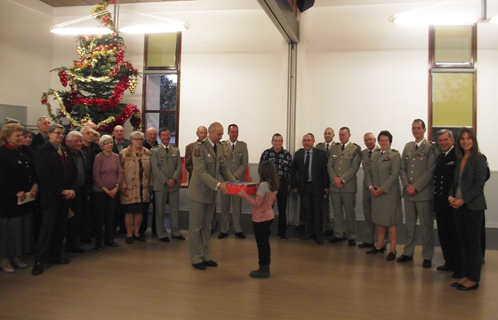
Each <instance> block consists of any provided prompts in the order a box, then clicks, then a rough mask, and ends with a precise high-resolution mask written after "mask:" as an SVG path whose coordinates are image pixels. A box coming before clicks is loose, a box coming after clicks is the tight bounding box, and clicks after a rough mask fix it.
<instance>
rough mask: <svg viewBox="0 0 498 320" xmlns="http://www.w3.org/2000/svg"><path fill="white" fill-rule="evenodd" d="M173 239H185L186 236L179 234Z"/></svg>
mask: <svg viewBox="0 0 498 320" xmlns="http://www.w3.org/2000/svg"><path fill="white" fill-rule="evenodd" d="M173 239H177V240H185V237H184V236H182V235H179V236H176V237H173Z"/></svg>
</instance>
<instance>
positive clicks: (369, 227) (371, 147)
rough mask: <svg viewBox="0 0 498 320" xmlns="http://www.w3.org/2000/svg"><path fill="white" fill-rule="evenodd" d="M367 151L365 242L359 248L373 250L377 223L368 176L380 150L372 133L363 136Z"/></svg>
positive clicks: (364, 155)
mask: <svg viewBox="0 0 498 320" xmlns="http://www.w3.org/2000/svg"><path fill="white" fill-rule="evenodd" d="M363 142H364V143H365V147H367V148H366V149H365V150H363V151H362V152H361V156H360V158H361V166H362V168H363V188H362V189H361V190H362V193H363V216H364V217H365V241H364V242H363V243H362V244H360V245H358V248H360V249H365V248H373V246H374V243H375V239H374V236H375V223H373V222H372V193H371V192H370V191H369V190H368V187H369V185H368V183H367V175H366V172H368V171H369V168H370V164H371V159H372V155H373V152H374V151H377V150H379V147H377V145H376V142H377V140H376V139H375V136H374V135H373V133H371V132H367V133H365V135H364V136H363Z"/></svg>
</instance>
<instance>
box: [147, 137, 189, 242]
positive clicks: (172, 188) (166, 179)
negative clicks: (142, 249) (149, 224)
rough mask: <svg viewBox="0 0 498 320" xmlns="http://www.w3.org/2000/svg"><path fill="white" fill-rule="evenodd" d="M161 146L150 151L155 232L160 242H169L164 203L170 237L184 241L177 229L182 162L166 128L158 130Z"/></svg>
mask: <svg viewBox="0 0 498 320" xmlns="http://www.w3.org/2000/svg"><path fill="white" fill-rule="evenodd" d="M159 139H161V144H160V145H157V146H155V147H153V148H152V149H151V156H150V163H151V170H152V175H153V176H154V187H153V188H154V198H155V202H156V209H157V211H156V232H157V237H158V238H159V240H160V241H163V242H169V238H168V231H167V230H166V227H165V224H164V210H165V208H166V201H167V200H169V201H168V203H169V212H170V217H171V219H170V221H171V236H172V237H173V238H174V239H178V240H185V237H184V236H182V235H181V233H180V230H179V228H178V199H179V196H180V174H181V173H182V161H181V158H180V151H179V150H178V149H177V148H175V147H174V146H172V145H170V144H169V142H170V140H171V134H170V131H169V130H168V129H167V128H162V129H160V130H159Z"/></svg>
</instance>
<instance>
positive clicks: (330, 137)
mask: <svg viewBox="0 0 498 320" xmlns="http://www.w3.org/2000/svg"><path fill="white" fill-rule="evenodd" d="M334 136H335V133H334V129H332V128H330V127H328V128H325V131H324V132H323V138H324V139H325V141H324V142H320V143H319V144H317V145H316V148H317V149H320V150H323V151H325V153H326V154H327V157H328V156H329V155H330V150H331V149H332V146H333V145H334V144H335V143H334ZM330 207H331V205H330V195H324V196H323V204H322V211H323V236H324V237H330V236H333V235H334V232H333V231H332V219H331V217H330Z"/></svg>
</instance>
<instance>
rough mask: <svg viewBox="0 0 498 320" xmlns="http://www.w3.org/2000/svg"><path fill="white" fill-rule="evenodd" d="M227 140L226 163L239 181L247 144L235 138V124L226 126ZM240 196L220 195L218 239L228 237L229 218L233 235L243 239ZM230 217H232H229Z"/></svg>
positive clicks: (244, 163)
mask: <svg viewBox="0 0 498 320" xmlns="http://www.w3.org/2000/svg"><path fill="white" fill-rule="evenodd" d="M228 136H229V140H227V141H225V142H224V143H223V148H224V151H225V157H226V164H227V168H228V170H229V171H230V172H231V173H232V174H233V176H234V177H235V178H237V180H239V181H245V179H244V173H245V172H246V170H247V164H248V163H249V154H248V152H247V144H246V143H245V142H244V141H239V140H237V139H238V137H239V127H238V126H237V125H236V124H231V125H229V126H228ZM230 203H232V205H233V212H232V214H231V215H230ZM241 206H242V198H241V197H239V196H237V195H222V196H221V225H220V234H219V235H218V239H223V238H226V237H228V230H229V229H230V220H232V225H233V229H234V231H235V236H236V237H237V238H240V239H245V238H246V235H245V234H244V233H243V232H242V229H241V227H240V216H241V214H242V209H241ZM230 217H231V218H232V219H230Z"/></svg>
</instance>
